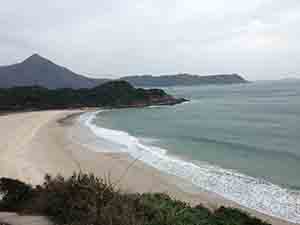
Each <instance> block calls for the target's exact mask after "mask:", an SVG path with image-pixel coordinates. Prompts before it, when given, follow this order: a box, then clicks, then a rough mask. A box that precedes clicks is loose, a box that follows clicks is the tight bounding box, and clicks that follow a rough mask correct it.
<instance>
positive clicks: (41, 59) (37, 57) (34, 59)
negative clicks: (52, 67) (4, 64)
mask: <svg viewBox="0 0 300 225" xmlns="http://www.w3.org/2000/svg"><path fill="white" fill-rule="evenodd" d="M45 62H47V63H49V62H50V61H49V60H48V59H46V58H44V57H42V56H40V55H39V54H37V53H35V54H33V55H32V56H29V57H28V58H27V59H25V60H24V61H23V63H35V64H37V63H45Z"/></svg>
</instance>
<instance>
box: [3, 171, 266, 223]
mask: <svg viewBox="0 0 300 225" xmlns="http://www.w3.org/2000/svg"><path fill="white" fill-rule="evenodd" d="M0 181H1V182H0V190H1V192H2V193H5V196H4V198H3V200H2V201H1V206H2V208H1V210H6V209H9V210H16V211H17V212H23V213H24V212H25V213H33V214H41V215H45V216H48V217H49V218H50V219H51V220H52V221H53V222H55V223H56V224H58V225H63V224H72V225H87V224H91V225H103V224H105V225H120V224H121V225H267V223H264V222H262V221H261V220H259V219H257V218H252V217H251V216H249V215H248V214H246V213H244V212H242V211H240V210H238V209H232V208H225V207H221V208H219V209H217V210H216V211H214V212H211V211H210V210H208V209H207V208H205V207H204V206H202V205H198V206H195V207H192V206H191V205H189V204H188V203H185V202H182V201H178V200H175V199H172V198H171V197H170V196H168V195H167V194H163V193H145V194H128V193H122V192H120V191H119V190H115V188H113V185H111V184H110V183H107V182H105V181H104V180H102V179H99V178H97V177H95V176H94V175H92V174H82V173H79V174H74V175H73V176H71V177H70V178H67V179H65V178H63V177H61V176H57V177H55V178H52V177H50V176H46V178H45V182H44V184H42V185H41V186H37V187H35V188H34V189H33V188H32V187H30V186H29V185H27V184H24V183H22V182H19V181H16V180H10V179H4V178H3V179H1V180H0Z"/></svg>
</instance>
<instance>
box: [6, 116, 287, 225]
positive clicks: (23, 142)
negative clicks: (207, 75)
mask: <svg viewBox="0 0 300 225" xmlns="http://www.w3.org/2000/svg"><path fill="white" fill-rule="evenodd" d="M84 112H85V111H83V110H65V111H41V112H27V113H20V114H10V115H3V116H1V117H0V123H1V125H2V126H1V128H0V135H1V136H2V137H3V140H1V141H0V144H1V151H0V155H1V159H0V163H1V164H0V173H1V174H0V176H8V177H11V178H17V179H20V180H23V181H26V182H30V183H32V184H39V183H41V182H42V181H43V177H44V175H45V174H46V173H49V174H51V175H57V174H61V175H63V176H70V175H71V174H72V173H73V172H74V171H77V172H79V171H80V170H81V171H83V172H92V173H94V174H95V175H97V176H99V177H104V178H106V179H107V178H109V179H110V180H111V181H112V182H115V183H117V184H118V187H119V188H120V189H121V190H123V191H129V192H139V193H143V192H165V193H167V194H169V195H170V196H172V197H173V198H176V199H178V200H183V201H187V202H189V203H191V204H192V205H196V204H199V203H202V204H203V205H204V206H207V207H208V208H210V209H215V208H217V207H219V206H222V205H224V206H229V207H235V208H240V209H242V210H244V211H247V212H248V213H250V214H251V215H253V216H256V217H258V218H261V219H263V220H265V221H267V222H270V223H272V224H275V225H276V224H278V225H283V224H293V223H290V222H287V221H283V220H281V219H278V218H275V217H270V216H267V215H264V214H262V213H259V212H256V211H254V210H251V209H247V208H245V207H241V206H239V205H238V204H237V203H234V202H231V201H229V200H226V199H224V198H222V197H221V196H218V195H216V194H213V193H210V192H206V191H202V192H199V193H188V192H185V191H183V190H182V189H180V188H179V187H178V185H177V182H180V181H181V182H183V183H184V182H185V181H183V180H181V179H180V178H178V177H175V176H170V175H168V174H165V173H163V172H161V171H158V170H157V169H155V168H152V167H150V166H148V165H146V164H145V163H143V162H141V161H135V162H134V163H133V159H132V158H130V157H129V156H128V155H127V154H125V153H111V152H110V153H109V152H97V149H95V146H93V145H91V144H90V143H92V142H93V141H97V140H96V138H95V137H93V134H92V132H90V131H89V133H88V131H87V130H86V129H88V128H87V127H86V128H85V127H82V126H81V125H80V124H79V123H76V121H75V120H76V119H77V118H78V115H79V114H82V113H84ZM21 121H22V122H23V123H20V122H21ZM29 130H30V131H31V132H29V133H28V131H29ZM82 134H84V135H87V138H88V140H87V141H86V142H84V141H83V142H82V140H80V136H82ZM93 148H94V149H93ZM128 168H129V169H128ZM120 178H121V179H120Z"/></svg>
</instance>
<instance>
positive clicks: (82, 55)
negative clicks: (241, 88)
mask: <svg viewBox="0 0 300 225" xmlns="http://www.w3.org/2000/svg"><path fill="white" fill-rule="evenodd" d="M299 14H300V2H299V0H286V1H282V0H252V1H240V0H210V1H204V0H186V1H179V0H164V1H161V0H153V1H150V0H147V1H146V0H123V1H121V0H87V1H73V0H72V1H71V0H52V1H46V0H27V1H17V0H10V1H7V2H3V3H2V7H1V8H0V27H1V31H0V48H1V49H4V50H3V51H1V53H0V64H7V63H9V62H11V63H13V62H15V61H17V60H20V59H21V58H24V57H26V56H28V55H30V54H31V53H33V52H38V53H40V54H42V55H44V56H46V57H49V58H50V59H52V60H54V61H56V62H58V63H60V64H63V65H66V66H67V67H70V68H71V69H73V70H74V71H76V72H79V73H83V74H92V75H93V76H95V77H97V76H101V75H106V74H113V75H112V76H120V75H126V74H136V73H139V74H146V73H147V74H149V73H154V74H163V73H175V72H191V73H198V74H210V73H232V72H237V73H241V74H243V75H245V76H246V77H247V78H248V79H253V80H255V79H278V78H282V77H283V74H285V75H286V76H296V75H297V73H298V71H299V69H300V68H299V67H300V66H299V65H300V64H299V60H300V58H299V54H300V48H299V47H298V46H299V45H298V37H299V34H300V32H299V31H300V28H299V27H300V26H299V24H300V16H299Z"/></svg>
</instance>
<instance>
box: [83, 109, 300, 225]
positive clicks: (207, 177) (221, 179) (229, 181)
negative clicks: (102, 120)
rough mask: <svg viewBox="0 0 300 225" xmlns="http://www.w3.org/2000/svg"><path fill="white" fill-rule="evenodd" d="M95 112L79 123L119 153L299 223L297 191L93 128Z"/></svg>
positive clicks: (246, 204)
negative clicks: (188, 159)
mask: <svg viewBox="0 0 300 225" xmlns="http://www.w3.org/2000/svg"><path fill="white" fill-rule="evenodd" d="M98 113H101V111H99V112H95V113H87V114H84V115H82V116H81V118H80V121H81V122H82V123H84V124H85V125H86V126H88V127H89V128H90V129H91V130H92V132H93V133H94V134H95V135H97V136H98V137H100V138H102V139H105V140H107V141H109V142H111V143H114V144H115V145H116V147H118V149H119V151H120V152H126V153H128V154H130V156H131V157H133V158H136V159H139V160H141V161H143V162H144V163H146V164H148V165H150V166H152V167H154V168H157V169H159V170H162V171H164V172H166V173H169V174H171V175H175V176H178V177H180V178H184V179H186V180H188V181H190V182H191V183H192V184H194V185H196V186H198V187H200V188H202V189H205V190H207V191H211V192H214V193H216V194H219V195H221V196H223V197H225V198H226V199H229V200H232V201H234V202H237V203H238V204H240V205H242V206H245V207H248V208H251V209H254V210H257V211H259V212H261V213H264V214H267V215H271V216H274V217H278V218H281V219H284V220H287V221H290V222H294V223H300V192H298V191H292V190H288V189H285V188H282V187H280V186H278V185H275V184H272V183H270V182H267V181H265V180H263V179H257V178H253V177H250V176H247V175H244V174H241V173H238V172H236V171H232V170H227V169H223V168H220V167H217V166H213V165H210V164H207V163H197V164H195V163H192V162H188V161H184V160H182V159H179V158H175V157H172V156H170V155H168V154H167V150H165V149H162V148H159V147H156V146H151V145H145V144H144V143H142V142H141V141H140V140H139V139H138V138H136V137H134V136H132V135H130V134H128V133H126V132H124V131H118V130H112V129H106V128H103V127H99V126H97V125H95V124H94V120H95V118H96V115H97V114H98Z"/></svg>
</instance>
